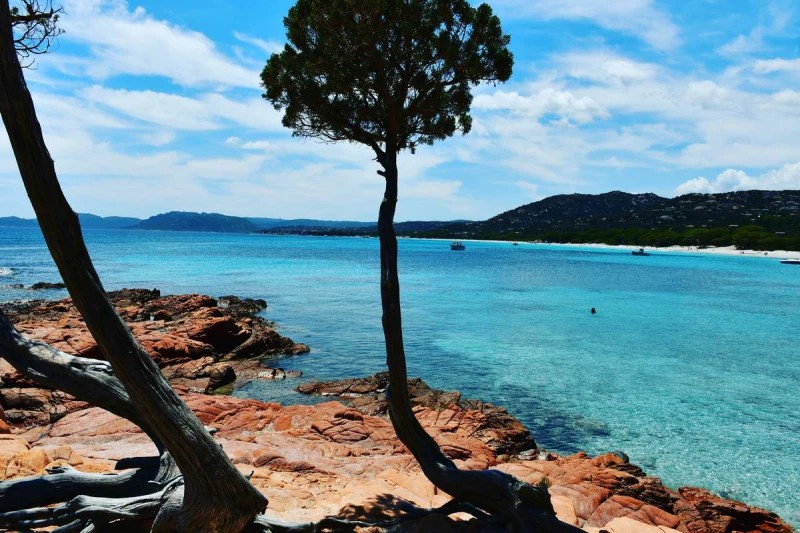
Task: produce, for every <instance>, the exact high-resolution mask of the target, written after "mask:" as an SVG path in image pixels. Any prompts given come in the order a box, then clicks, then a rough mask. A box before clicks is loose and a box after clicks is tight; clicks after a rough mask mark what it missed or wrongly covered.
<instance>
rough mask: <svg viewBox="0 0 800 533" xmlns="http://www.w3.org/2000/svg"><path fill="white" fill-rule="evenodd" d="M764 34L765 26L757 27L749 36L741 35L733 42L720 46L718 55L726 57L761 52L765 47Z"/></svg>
mask: <svg viewBox="0 0 800 533" xmlns="http://www.w3.org/2000/svg"><path fill="white" fill-rule="evenodd" d="M764 33H765V30H764V27H763V26H756V27H755V28H753V29H752V30H751V31H750V33H748V34H747V35H744V34H739V35H737V36H736V38H735V39H733V40H732V41H729V42H727V43H725V44H724V45H722V46H720V47H719V48H718V49H717V53H718V54H721V55H724V56H739V55H745V54H752V53H754V52H760V51H761V50H763V49H764V47H765V44H764Z"/></svg>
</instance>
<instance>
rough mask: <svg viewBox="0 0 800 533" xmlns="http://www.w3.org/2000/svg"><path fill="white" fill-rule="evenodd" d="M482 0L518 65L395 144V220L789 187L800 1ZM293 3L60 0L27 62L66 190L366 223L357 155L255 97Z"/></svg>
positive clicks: (6, 183)
mask: <svg viewBox="0 0 800 533" xmlns="http://www.w3.org/2000/svg"><path fill="white" fill-rule="evenodd" d="M488 3H489V4H490V5H491V6H492V8H493V9H494V11H495V13H496V14H497V15H498V16H499V17H500V20H501V22H502V25H503V30H504V31H505V32H506V33H508V34H509V35H510V36H511V45H510V48H511V50H512V51H513V53H514V58H515V64H514V73H513V75H512V77H511V79H510V80H509V81H508V82H507V83H505V84H499V85H496V86H494V85H482V86H479V87H477V88H476V89H475V91H474V95H475V98H474V100H473V106H472V111H473V118H474V123H473V129H472V132H470V133H469V134H468V135H465V136H462V135H459V134H457V135H456V136H454V137H452V138H450V139H447V140H444V141H440V142H439V143H437V144H436V145H434V146H432V147H423V148H421V149H419V150H418V151H417V153H416V154H408V153H403V154H402V155H401V157H400V160H399V170H400V192H399V196H400V200H399V203H398V209H397V216H396V220H452V219H474V220H482V219H486V218H489V217H491V216H493V215H496V214H498V213H501V212H503V211H506V210H509V209H513V208H515V207H517V206H520V205H523V204H526V203H530V202H533V201H536V200H540V199H542V198H545V197H548V196H552V195H554V194H568V193H592V194H596V193H602V192H607V191H611V190H622V191H627V192H654V193H656V194H659V195H662V196H668V197H672V196H676V195H680V194H685V193H690V192H725V191H732V190H746V189H800V142H799V140H800V48H798V46H799V45H800V3H799V2H797V1H794V0H793V1H789V0H752V1H749V0H694V1H691V2H687V1H684V0H673V1H655V0H613V1H599V0H491V1H490V2H488ZM292 4H293V2H290V1H286V0H269V1H267V2H252V1H247V2H245V1H242V0H224V1H223V0H193V1H191V2H189V1H185V0H173V1H170V2H164V1H155V0H147V1H136V0H131V1H129V2H125V1H121V0H64V3H63V6H64V9H65V11H66V13H65V15H63V17H62V27H63V29H64V30H65V33H64V35H62V36H61V37H60V38H59V40H58V43H57V46H56V47H55V49H54V50H53V51H52V53H50V54H47V55H45V56H40V57H39V59H38V62H37V64H36V66H35V67H36V68H35V69H31V70H27V71H26V72H25V75H26V78H27V82H28V86H29V88H30V90H31V92H32V94H33V98H34V102H35V105H36V110H37V113H38V117H39V121H40V122H41V124H42V128H43V131H44V136H45V141H46V143H47V145H48V147H49V150H50V153H51V156H52V157H53V159H54V160H55V164H56V170H57V172H58V175H59V178H60V181H61V184H62V187H63V189H64V191H65V193H66V195H67V198H68V199H69V201H70V203H71V205H72V207H73V208H74V209H75V210H76V211H78V212H89V213H94V214H98V215H101V216H109V215H122V216H136V217H148V216H151V215H154V214H157V213H162V212H166V211H176V210H180V211H205V212H218V213H224V214H229V215H239V216H251V217H276V218H318V219H330V220H333V219H336V220H375V219H376V217H377V211H378V207H379V204H380V201H381V198H382V194H383V182H382V178H381V177H380V176H378V175H377V174H376V170H378V168H379V167H378V166H377V164H376V163H375V161H374V155H373V154H372V152H371V151H370V150H369V149H368V148H365V147H363V146H360V145H356V144H348V143H337V144H326V143H321V142H319V141H317V140H314V139H302V138H297V137H292V135H291V132H290V131H289V130H287V129H285V128H283V127H282V126H281V114H280V112H278V111H275V110H274V109H273V108H272V106H271V105H270V104H269V103H268V102H267V101H266V100H264V99H263V98H262V97H261V94H262V92H263V89H262V88H261V86H260V77H259V73H260V71H261V69H262V68H263V67H264V64H265V63H266V61H267V59H268V58H269V56H270V54H272V53H274V52H277V51H280V49H281V48H282V46H283V43H284V42H285V29H284V28H283V17H284V16H285V15H286V13H287V11H288V9H289V8H290V7H291V5H292ZM352 60H353V61H357V60H358V58H352ZM0 191H2V193H0V216H9V215H14V216H22V217H31V216H32V213H33V212H32V210H31V208H30V204H29V202H28V200H27V197H26V195H25V192H24V189H23V188H22V185H21V181H20V178H19V174H18V171H17V167H16V164H15V161H14V158H13V154H12V152H11V149H10V146H9V144H8V140H7V138H6V136H5V135H3V136H2V137H1V138H0Z"/></svg>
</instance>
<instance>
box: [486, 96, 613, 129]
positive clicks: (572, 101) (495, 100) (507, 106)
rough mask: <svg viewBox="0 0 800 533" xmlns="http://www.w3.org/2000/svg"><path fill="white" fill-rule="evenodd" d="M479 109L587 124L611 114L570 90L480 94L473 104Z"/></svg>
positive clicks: (587, 98) (591, 100)
mask: <svg viewBox="0 0 800 533" xmlns="http://www.w3.org/2000/svg"><path fill="white" fill-rule="evenodd" d="M473 105H474V107H475V109H480V110H484V111H500V110H502V111H511V112H513V113H519V114H523V115H530V116H531V117H533V118H535V119H539V118H541V117H542V116H543V115H550V114H552V115H556V116H558V117H561V118H564V119H566V120H568V121H572V122H577V123H580V124H585V123H588V122H592V121H593V120H595V119H597V118H606V117H608V112H607V111H606V110H605V109H603V107H602V106H600V105H599V104H598V103H597V102H595V101H594V100H593V99H592V98H590V97H587V96H584V97H576V96H575V95H574V94H572V93H570V92H569V91H558V90H555V89H551V88H546V89H542V90H540V91H538V92H537V93H535V94H531V95H526V96H523V95H520V94H519V93H517V92H505V91H496V92H494V93H492V94H481V95H478V96H477V97H476V98H475V100H474V101H473Z"/></svg>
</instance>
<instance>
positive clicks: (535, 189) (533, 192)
mask: <svg viewBox="0 0 800 533" xmlns="http://www.w3.org/2000/svg"><path fill="white" fill-rule="evenodd" d="M515 185H516V186H517V187H519V188H520V189H522V190H523V191H524V192H525V194H526V195H527V196H529V197H530V199H531V200H539V199H540V198H541V195H540V194H539V184H538V183H532V182H530V181H517V182H516V183H515Z"/></svg>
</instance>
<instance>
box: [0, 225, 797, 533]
mask: <svg viewBox="0 0 800 533" xmlns="http://www.w3.org/2000/svg"><path fill="white" fill-rule="evenodd" d="M85 237H86V240H87V242H88V245H89V249H90V252H91V253H92V256H93V258H94V261H95V264H96V267H97V270H98V271H99V273H100V275H101V277H102V278H103V281H104V284H105V286H106V288H107V289H109V290H110V289H118V288H122V287H146V288H159V289H161V291H162V293H165V294H166V293H183V292H198V293H206V294H210V295H214V296H221V295H226V294H236V295H240V296H248V297H258V298H264V299H266V300H267V302H268V304H269V308H268V309H267V311H266V313H265V316H266V317H267V318H269V319H271V320H275V321H277V322H278V323H279V324H280V326H281V330H282V332H283V334H285V335H288V336H290V337H292V338H293V339H294V340H295V341H298V342H304V343H307V344H308V345H309V346H311V348H312V351H311V353H310V354H309V355H306V356H300V357H295V358H285V359H283V360H281V361H280V362H279V363H278V364H279V365H280V366H283V367H284V368H293V369H300V370H302V371H303V372H304V373H305V376H304V378H303V379H330V378H341V377H352V376H362V375H366V374H371V373H374V372H378V371H381V370H383V369H384V354H383V339H382V336H381V327H380V303H379V287H378V272H379V266H378V241H377V240H376V239H366V238H324V237H319V238H315V237H292V236H286V237H285V236H265V235H227V234H212V233H177V232H145V231H105V230H94V231H92V230H89V231H87V232H86V234H85ZM400 276H401V290H402V298H403V306H404V307H403V310H404V326H405V338H406V342H407V353H408V366H409V372H410V374H411V375H419V376H421V377H423V378H424V379H425V380H426V381H427V382H428V383H429V384H431V385H432V386H434V387H437V388H443V389H457V390H460V391H463V392H464V393H465V394H466V395H467V396H470V397H476V398H480V399H482V400H485V401H490V402H493V403H496V404H500V405H503V406H505V407H507V408H508V410H509V411H510V412H511V413H512V414H514V415H515V416H517V417H519V418H520V419H521V420H522V421H524V422H525V423H526V424H527V425H528V427H530V429H531V431H532V432H533V435H534V438H535V439H536V442H537V443H538V444H539V446H540V447H545V448H548V449H552V450H557V451H560V452H574V451H577V450H586V451H588V452H589V453H593V454H595V453H601V452H605V451H612V450H622V451H624V452H626V453H627V454H628V455H630V458H631V461H632V462H634V463H636V464H639V465H640V466H642V467H643V468H644V469H645V470H646V471H647V472H649V473H650V474H654V475H657V476H660V477H661V478H662V479H663V480H664V481H665V482H666V483H667V484H669V485H671V486H675V487H676V486H680V485H695V486H703V487H707V488H710V489H712V490H715V491H716V492H718V493H720V494H722V495H724V496H727V497H731V498H736V499H740V500H743V501H745V502H747V503H750V504H755V505H760V506H763V507H766V508H768V509H770V510H774V511H776V512H778V513H779V514H781V515H782V516H783V517H784V518H785V519H787V520H788V521H790V522H792V523H793V524H794V525H796V526H797V525H800V489H798V486H800V267H798V266H792V265H781V264H779V263H778V261H777V260H775V259H766V258H756V257H720V256H710V255H700V254H697V255H690V254H668V253H659V252H654V253H653V254H652V255H651V256H649V257H633V256H631V255H630V253H629V252H627V251H624V250H606V249H593V248H581V247H567V246H548V245H532V244H520V245H519V246H512V245H511V244H509V243H483V242H468V243H467V249H466V251H463V252H451V251H450V249H449V246H448V243H446V242H443V241H433V240H430V241H426V240H410V239H401V241H400ZM58 280H59V278H58V274H57V272H56V271H55V268H54V266H53V264H52V261H51V259H50V257H49V255H48V253H47V251H46V249H45V247H44V244H43V241H42V238H41V235H40V234H39V231H38V229H24V228H0V286H2V287H0V301H7V300H11V299H18V298H25V299H30V298H32V297H49V298H59V297H62V296H64V295H65V293H64V292H63V291H48V292H38V293H31V292H30V291H27V290H18V289H9V288H8V285H10V284H12V283H23V284H25V285H29V284H31V283H33V282H36V281H58ZM591 307H595V308H596V309H597V314H596V315H591V314H590V313H589V309H590V308H591ZM297 383H298V382H297V381H293V382H289V381H287V382H283V383H270V382H258V383H252V384H250V385H248V386H245V387H244V388H242V389H241V390H239V391H238V392H237V394H239V395H243V396H251V397H256V398H260V399H279V400H280V401H283V402H298V401H308V399H307V398H300V399H298V397H297V396H298V395H296V394H294V393H292V391H291V389H292V387H294V386H296V385H297Z"/></svg>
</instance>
